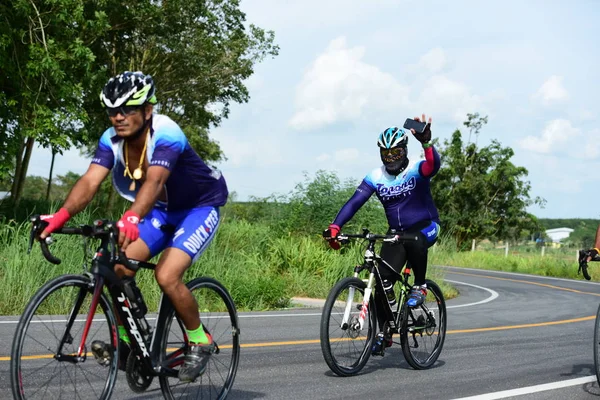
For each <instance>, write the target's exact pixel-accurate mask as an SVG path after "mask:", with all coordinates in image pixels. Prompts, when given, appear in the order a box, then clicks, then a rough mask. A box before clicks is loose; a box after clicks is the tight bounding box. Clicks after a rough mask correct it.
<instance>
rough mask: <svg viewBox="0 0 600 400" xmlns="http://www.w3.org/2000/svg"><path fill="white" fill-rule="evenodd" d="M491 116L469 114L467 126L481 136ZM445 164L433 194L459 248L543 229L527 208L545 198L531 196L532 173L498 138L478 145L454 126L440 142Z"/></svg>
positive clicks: (448, 229) (445, 223)
mask: <svg viewBox="0 0 600 400" xmlns="http://www.w3.org/2000/svg"><path fill="white" fill-rule="evenodd" d="M485 123H487V117H479V114H469V115H468V120H467V121H466V122H465V123H464V125H465V126H466V127H467V128H469V129H470V134H469V136H471V134H472V133H474V134H475V135H476V137H477V136H478V135H479V131H480V129H481V128H482V127H483V126H484V125H485ZM438 150H439V153H440V155H441V157H442V167H441V169H440V171H439V172H438V174H437V175H436V177H435V178H434V180H433V183H432V185H433V187H432V188H433V190H432V193H433V197H434V201H435V203H436V205H437V207H438V209H439V211H440V218H441V219H442V223H443V226H444V227H446V230H447V231H448V232H450V233H451V234H452V236H453V237H454V238H455V239H456V243H457V245H458V247H459V249H462V248H466V247H468V246H470V241H471V240H472V239H475V240H481V239H485V238H488V239H515V238H518V237H519V236H520V235H521V234H522V233H523V232H525V231H527V230H529V231H536V230H539V226H538V222H537V219H536V218H535V217H534V216H533V215H531V214H529V213H527V211H526V208H527V207H528V206H529V205H531V204H534V203H535V204H540V205H542V206H543V204H544V202H545V201H544V200H543V199H541V198H539V197H536V198H534V199H531V198H530V196H529V192H530V190H531V185H530V184H529V182H528V181H526V180H525V177H526V176H527V174H528V172H527V170H526V169H525V168H523V167H517V166H515V165H514V164H513V163H512V162H511V161H510V159H511V158H512V157H513V155H514V152H513V150H512V149H511V148H508V147H502V145H501V144H500V143H499V142H498V141H497V140H492V142H491V144H490V145H488V146H486V147H482V148H478V147H477V144H476V143H471V142H469V143H467V144H466V145H465V144H464V143H463V140H462V133H461V132H460V130H456V131H455V132H454V133H453V134H452V138H451V139H450V141H448V140H445V141H444V143H443V145H441V146H439V149H438Z"/></svg>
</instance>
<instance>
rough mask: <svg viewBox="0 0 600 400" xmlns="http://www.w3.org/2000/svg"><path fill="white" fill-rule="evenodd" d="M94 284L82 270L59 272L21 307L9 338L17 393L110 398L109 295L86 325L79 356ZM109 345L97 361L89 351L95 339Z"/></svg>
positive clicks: (112, 332) (113, 370) (112, 326)
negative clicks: (103, 357) (103, 358)
mask: <svg viewBox="0 0 600 400" xmlns="http://www.w3.org/2000/svg"><path fill="white" fill-rule="evenodd" d="M93 287H94V286H93V284H92V281H91V279H90V278H89V277H88V276H85V275H62V276H59V277H58V278H55V279H53V280H51V281H50V282H48V283H46V284H45V285H44V286H42V287H41V288H40V289H39V290H38V291H37V293H36V294H35V295H34V296H33V297H32V298H31V300H30V301H29V304H27V307H26V308H25V311H24V312H23V315H21V319H20V320H19V324H18V325H17V329H16V332H15V337H14V339H13V345H12V353H11V359H10V380H11V386H12V391H13V397H14V398H15V399H19V400H23V399H43V400H47V399H80V398H86V399H108V398H110V395H111V393H112V390H113V387H114V385H115V380H116V378H117V370H118V368H117V360H118V359H119V354H118V350H117V337H116V331H117V329H116V321H115V317H114V314H113V312H112V309H111V306H110V303H109V301H108V298H107V297H106V296H105V295H104V294H103V293H102V294H101V295H100V298H99V303H98V304H99V305H100V307H97V308H96V313H95V315H94V318H93V320H92V322H91V325H90V326H89V329H88V331H87V338H86V340H85V343H83V354H82V357H77V354H78V349H79V347H80V345H81V344H82V343H81V340H82V337H83V336H82V335H83V333H84V331H85V324H86V317H87V314H88V311H89V310H90V307H92V306H97V305H96V304H93V302H92V297H93V296H92V293H93ZM96 340H100V341H103V342H104V343H106V344H108V345H109V348H112V349H113V354H112V355H113V357H112V359H110V360H108V361H106V362H105V363H104V364H103V365H100V364H99V363H98V362H97V361H96V360H95V359H94V357H93V356H92V355H91V353H90V349H91V344H92V342H93V341H96Z"/></svg>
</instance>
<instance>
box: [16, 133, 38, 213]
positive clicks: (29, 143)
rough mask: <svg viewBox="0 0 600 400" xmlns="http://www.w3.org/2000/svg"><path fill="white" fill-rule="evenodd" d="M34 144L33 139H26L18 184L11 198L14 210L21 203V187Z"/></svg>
mask: <svg viewBox="0 0 600 400" xmlns="http://www.w3.org/2000/svg"><path fill="white" fill-rule="evenodd" d="M34 143H35V139H34V138H32V137H31V136H30V137H28V138H27V143H26V144H25V155H24V156H23V163H22V164H21V170H20V171H19V172H20V173H19V176H18V179H19V184H18V185H17V188H16V193H15V195H14V197H13V200H14V204H15V208H16V207H17V206H18V205H19V202H20V201H21V195H22V194H23V186H25V185H24V184H25V177H26V176H27V168H28V167H29V160H31V152H32V151H33V145H34Z"/></svg>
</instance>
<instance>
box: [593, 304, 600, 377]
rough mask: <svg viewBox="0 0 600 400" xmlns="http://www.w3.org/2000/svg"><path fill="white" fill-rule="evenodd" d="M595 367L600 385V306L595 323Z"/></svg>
mask: <svg viewBox="0 0 600 400" xmlns="http://www.w3.org/2000/svg"><path fill="white" fill-rule="evenodd" d="M594 369H595V370H596V380H597V381H598V384H599V385H600V306H598V311H597V312H596V322H595V324H594Z"/></svg>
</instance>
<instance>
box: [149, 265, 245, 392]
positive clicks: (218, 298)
mask: <svg viewBox="0 0 600 400" xmlns="http://www.w3.org/2000/svg"><path fill="white" fill-rule="evenodd" d="M187 286H188V287H189V288H190V290H191V292H192V295H193V296H194V297H195V298H196V301H197V302H198V308H199V311H200V320H201V321H202V326H203V327H204V329H205V330H206V332H208V333H210V335H211V336H212V338H213V341H214V342H215V343H216V345H217V348H216V351H215V352H214V353H213V354H212V355H211V356H210V360H209V362H208V365H207V366H206V370H205V372H204V373H203V374H202V375H200V376H199V377H198V378H197V379H196V380H195V381H194V382H190V383H186V382H180V381H179V378H178V377H177V374H178V372H179V368H180V366H181V365H182V364H183V360H184V356H185V351H186V350H187V347H188V345H187V335H186V332H185V326H184V325H183V323H182V322H181V321H180V320H179V318H177V317H176V315H175V310H172V312H171V313H170V315H169V316H168V318H167V322H166V325H165V332H164V333H163V336H162V337H163V344H162V349H163V351H162V356H161V364H162V365H163V367H164V368H166V370H167V371H168V372H167V375H161V376H160V387H161V389H162V392H163V395H164V396H165V398H166V399H181V398H185V399H187V398H193V399H224V398H226V397H227V395H228V394H229V391H230V390H231V387H232V385H233V381H234V379H235V374H236V372H237V367H238V362H239V357H240V328H239V325H238V318H237V311H236V309H235V304H234V303H233V300H232V299H231V296H230V295H229V293H228V292H227V289H225V288H224V287H223V285H221V284H220V283H219V282H217V281H216V280H214V279H211V278H205V277H203V278H197V279H194V280H193V281H191V282H188V284H187Z"/></svg>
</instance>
